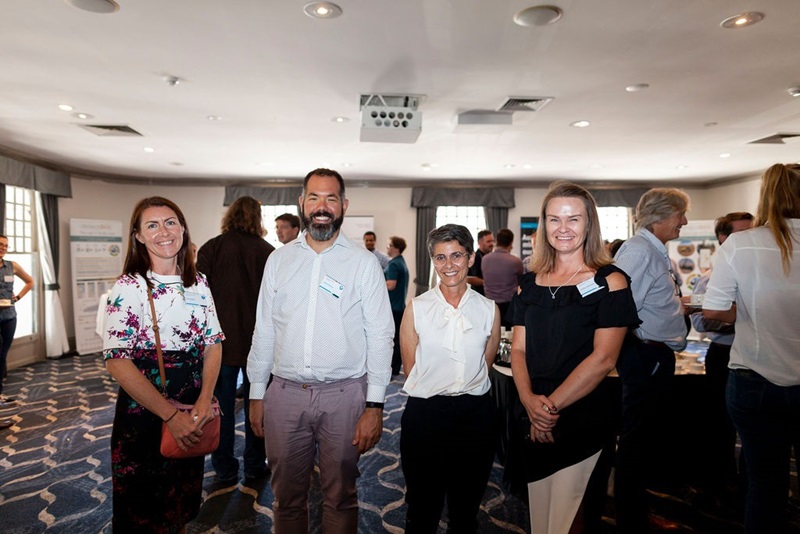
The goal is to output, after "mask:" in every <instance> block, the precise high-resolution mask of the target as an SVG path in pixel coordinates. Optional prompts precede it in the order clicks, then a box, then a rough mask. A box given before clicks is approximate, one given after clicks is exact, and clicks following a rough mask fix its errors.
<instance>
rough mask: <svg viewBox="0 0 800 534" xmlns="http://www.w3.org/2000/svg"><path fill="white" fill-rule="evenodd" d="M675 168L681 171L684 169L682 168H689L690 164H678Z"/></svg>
mask: <svg viewBox="0 0 800 534" xmlns="http://www.w3.org/2000/svg"><path fill="white" fill-rule="evenodd" d="M675 168H676V169H678V170H679V171H682V170H684V169H688V168H689V166H688V165H678V166H677V167H675Z"/></svg>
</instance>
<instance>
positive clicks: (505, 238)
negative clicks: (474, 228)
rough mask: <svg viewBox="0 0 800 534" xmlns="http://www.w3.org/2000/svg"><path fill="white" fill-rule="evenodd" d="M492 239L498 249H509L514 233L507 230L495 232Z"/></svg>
mask: <svg viewBox="0 0 800 534" xmlns="http://www.w3.org/2000/svg"><path fill="white" fill-rule="evenodd" d="M494 239H495V242H496V243H497V246H498V247H503V248H505V247H510V246H511V245H512V244H514V232H512V231H511V230H509V229H508V228H503V229H502V230H500V231H498V232H497V235H496V236H495V238H494Z"/></svg>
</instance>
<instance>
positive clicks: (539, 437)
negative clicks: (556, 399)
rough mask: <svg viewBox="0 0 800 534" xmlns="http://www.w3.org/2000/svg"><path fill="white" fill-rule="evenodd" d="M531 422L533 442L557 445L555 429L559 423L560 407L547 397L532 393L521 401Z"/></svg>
mask: <svg viewBox="0 0 800 534" xmlns="http://www.w3.org/2000/svg"><path fill="white" fill-rule="evenodd" d="M521 400H522V404H523V406H525V411H526V412H527V414H528V419H530V421H531V434H530V439H531V441H534V442H536V441H538V442H541V443H555V440H554V439H553V429H554V428H555V426H556V423H557V422H558V418H559V415H558V407H557V406H556V405H555V404H554V403H553V402H552V401H551V400H550V399H549V398H548V397H547V396H546V395H536V394H533V393H531V394H530V395H528V396H527V398H525V399H521Z"/></svg>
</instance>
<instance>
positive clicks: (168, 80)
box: [164, 76, 183, 87]
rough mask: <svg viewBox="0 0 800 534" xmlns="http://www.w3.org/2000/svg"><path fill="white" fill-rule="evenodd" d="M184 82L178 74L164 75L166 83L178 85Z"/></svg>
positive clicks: (173, 85)
mask: <svg viewBox="0 0 800 534" xmlns="http://www.w3.org/2000/svg"><path fill="white" fill-rule="evenodd" d="M182 82H183V80H182V79H181V78H178V77H177V76H165V77H164V83H166V84H167V85H169V86H170V87H177V86H178V85H180V84H181V83H182Z"/></svg>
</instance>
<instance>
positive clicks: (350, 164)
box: [342, 163, 353, 167]
mask: <svg viewBox="0 0 800 534" xmlns="http://www.w3.org/2000/svg"><path fill="white" fill-rule="evenodd" d="M352 166H353V164H352V163H342V167H352Z"/></svg>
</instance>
